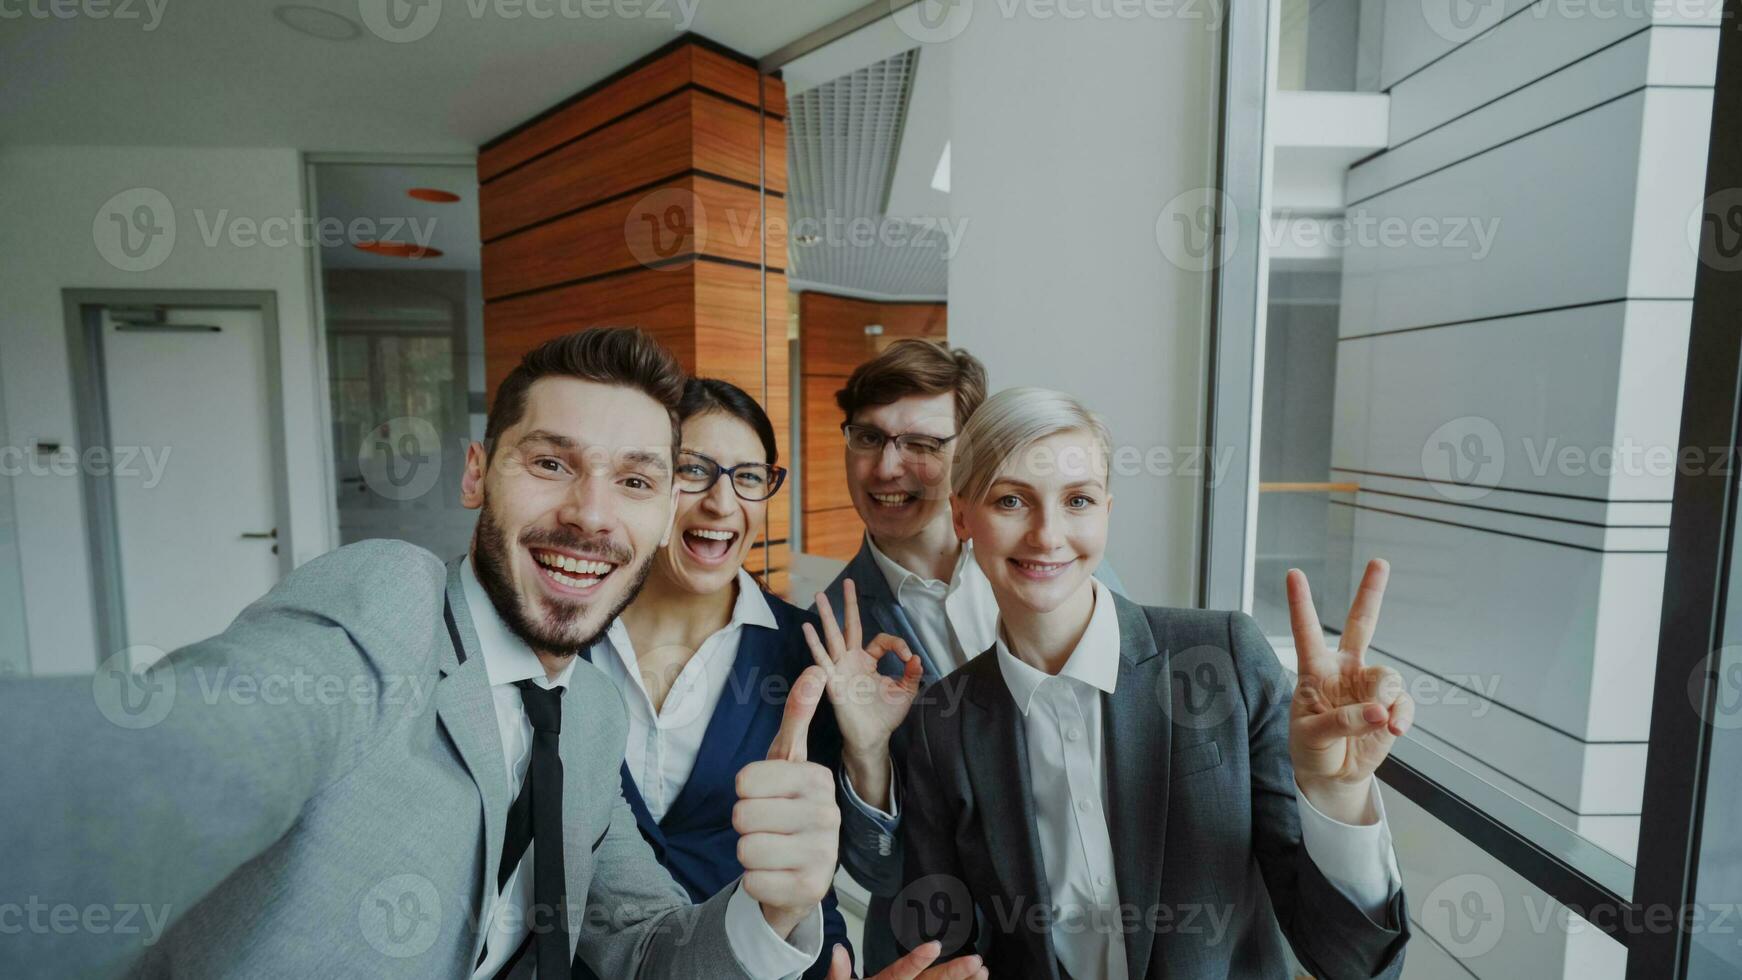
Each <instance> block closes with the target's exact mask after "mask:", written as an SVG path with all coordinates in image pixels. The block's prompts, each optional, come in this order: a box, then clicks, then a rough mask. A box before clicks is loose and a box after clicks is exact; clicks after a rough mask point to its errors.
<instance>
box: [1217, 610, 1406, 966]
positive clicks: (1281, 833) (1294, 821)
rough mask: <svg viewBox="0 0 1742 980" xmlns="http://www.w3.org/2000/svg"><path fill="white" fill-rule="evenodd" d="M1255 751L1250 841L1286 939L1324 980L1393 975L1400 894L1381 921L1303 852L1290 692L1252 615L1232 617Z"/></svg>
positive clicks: (1400, 938)
mask: <svg viewBox="0 0 1742 980" xmlns="http://www.w3.org/2000/svg"><path fill="white" fill-rule="evenodd" d="M1229 616H1230V618H1229V624H1228V631H1229V643H1230V649H1231V650H1232V651H1233V658H1234V663H1235V664H1236V672H1237V676H1238V678H1239V681H1240V688H1241V696H1242V698H1243V699H1244V701H1245V705H1246V710H1247V718H1248V724H1249V726H1250V731H1249V733H1248V737H1249V744H1250V750H1251V753H1252V759H1251V768H1252V841H1253V849H1254V851H1255V853H1256V855H1257V858H1258V864H1259V870H1260V872H1261V873H1262V874H1263V876H1264V883H1265V887H1266V889H1267V890H1268V891H1269V893H1270V901H1271V905H1272V906H1274V907H1275V909H1276V918H1277V921H1278V922H1279V923H1280V924H1281V926H1282V932H1283V935H1284V936H1286V937H1287V938H1288V941H1289V945H1290V946H1292V947H1293V948H1294V952H1295V955H1296V956H1298V957H1300V960H1301V964H1302V965H1303V966H1305V967H1306V968H1307V970H1308V971H1310V972H1311V973H1312V974H1313V975H1314V976H1317V977H1321V978H1323V980H1345V978H1355V977H1396V976H1398V975H1400V974H1401V972H1402V970H1403V949H1404V946H1405V944H1406V943H1407V941H1408V938H1409V931H1408V920H1407V918H1406V915H1405V911H1404V905H1403V893H1402V890H1401V889H1400V890H1399V891H1398V892H1397V893H1395V894H1393V895H1392V896H1391V900H1390V902H1389V903H1388V904H1387V906H1386V908H1385V909H1384V912H1383V915H1382V916H1381V917H1379V918H1378V919H1375V918H1373V917H1371V916H1369V915H1368V914H1367V913H1366V912H1363V911H1362V910H1361V909H1360V908H1358V907H1357V906H1356V905H1355V904H1354V903H1353V902H1351V901H1350V900H1349V898H1348V896H1346V895H1344V894H1343V893H1342V891H1340V890H1339V889H1338V888H1337V887H1336V886H1335V885H1333V884H1332V883H1331V882H1330V880H1329V879H1327V878H1326V877H1325V875H1324V873H1323V872H1322V871H1320V870H1319V868H1318V865H1316V864H1314V863H1313V860H1312V858H1311V857H1310V856H1308V854H1307V850H1306V847H1305V846H1304V845H1303V843H1302V839H1301V824H1300V812H1299V808H1298V804H1297V802H1296V799H1295V786H1294V765H1293V763H1291V762H1290V761H1289V754H1288V717H1289V702H1290V699H1291V698H1292V697H1293V691H1292V688H1291V686H1290V684H1289V681H1288V678H1287V676H1286V675H1285V674H1284V672H1283V669H1282V665H1281V663H1280V662H1278V660H1277V659H1276V653H1275V651H1273V650H1272V649H1271V648H1270V644H1269V642H1268V641H1267V640H1265V638H1264V632H1263V630H1262V629H1260V628H1259V626H1258V624H1257V623H1256V622H1255V621H1253V619H1252V617H1250V616H1248V615H1246V614H1244V613H1231V614H1229Z"/></svg>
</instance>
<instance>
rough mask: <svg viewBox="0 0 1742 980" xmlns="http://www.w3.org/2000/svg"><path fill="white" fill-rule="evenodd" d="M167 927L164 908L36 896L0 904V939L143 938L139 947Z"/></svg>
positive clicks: (151, 941)
mask: <svg viewBox="0 0 1742 980" xmlns="http://www.w3.org/2000/svg"><path fill="white" fill-rule="evenodd" d="M167 925H169V906H168V905H145V904H141V903H138V902H115V903H111V904H83V905H81V904H78V903H74V902H51V901H46V900H44V899H43V898H41V897H40V896H37V895H31V896H29V897H28V898H26V899H25V900H24V901H22V902H0V936H16V935H20V934H24V933H28V934H30V935H34V936H49V935H54V936H76V935H86V936H143V937H145V938H144V939H143V940H141V941H140V945H141V946H153V945H156V943H157V941H158V940H159V939H161V938H162V937H163V930H164V927H165V926H167Z"/></svg>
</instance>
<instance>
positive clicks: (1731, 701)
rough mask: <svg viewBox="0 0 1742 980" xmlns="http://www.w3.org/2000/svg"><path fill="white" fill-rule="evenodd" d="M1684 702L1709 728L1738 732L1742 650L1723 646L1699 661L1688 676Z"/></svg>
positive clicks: (1741, 719) (1741, 724)
mask: <svg viewBox="0 0 1742 980" xmlns="http://www.w3.org/2000/svg"><path fill="white" fill-rule="evenodd" d="M1708 690H1710V691H1711V692H1712V694H1711V703H1710V704H1709V705H1708V704H1707V702H1706V692H1707V691H1708ZM1688 700H1689V701H1691V702H1692V703H1693V706H1694V711H1695V713H1697V714H1698V715H1699V716H1700V720H1701V721H1704V722H1705V723H1706V724H1708V725H1711V726H1712V727H1713V728H1718V729H1722V730H1725V731H1734V730H1735V729H1738V728H1742V647H1735V646H1727V647H1723V648H1721V649H1719V650H1717V651H1715V652H1713V653H1709V654H1707V655H1705V656H1704V657H1701V658H1700V662H1699V663H1697V664H1695V665H1694V670H1693V673H1692V674H1690V675H1688Z"/></svg>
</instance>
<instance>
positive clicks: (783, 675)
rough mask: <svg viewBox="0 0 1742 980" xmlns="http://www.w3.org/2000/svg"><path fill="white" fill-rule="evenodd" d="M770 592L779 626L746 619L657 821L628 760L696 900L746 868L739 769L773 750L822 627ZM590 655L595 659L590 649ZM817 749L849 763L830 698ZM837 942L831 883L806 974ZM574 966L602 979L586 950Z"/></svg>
mask: <svg viewBox="0 0 1742 980" xmlns="http://www.w3.org/2000/svg"><path fill="white" fill-rule="evenodd" d="M762 597H763V598H764V599H766V600H768V608H769V609H770V610H772V611H773V612H774V621H775V622H776V623H778V624H779V628H778V629H768V628H766V627H763V626H753V625H750V624H748V623H747V624H745V625H744V628H743V633H742V635H741V636H740V637H739V640H738V654H737V656H736V657H735V658H734V659H733V661H732V672H731V674H730V675H729V676H728V677H727V679H726V691H725V694H724V695H722V696H721V698H720V703H719V706H718V707H716V708H715V709H714V716H713V717H712V718H710V719H708V727H707V729H706V731H705V732H704V733H703V735H702V748H701V752H700V754H698V755H697V756H696V765H695V769H694V770H693V771H692V772H691V773H690V778H689V781H688V782H686V783H684V787H683V789H682V790H680V791H679V792H678V794H677V798H676V799H675V800H672V802H671V807H670V808H669V809H668V810H667V811H666V814H665V818H664V819H663V820H659V821H657V822H656V821H655V820H654V819H653V815H652V814H651V813H649V812H648V810H647V803H646V802H645V801H644V800H643V799H642V797H641V790H640V788H639V787H637V786H636V785H635V779H634V777H632V776H631V775H630V774H629V767H628V765H627V764H625V765H624V766H623V767H622V770H621V773H622V779H623V798H624V799H625V800H627V801H628V802H629V808H630V809H632V810H634V811H635V822H636V824H637V825H638V826H639V827H640V828H641V836H642V837H645V838H646V839H647V843H648V844H650V845H651V846H652V847H653V853H654V855H655V856H656V857H658V858H659V863H660V864H662V865H664V866H665V869H666V870H667V871H669V872H671V876H672V877H673V878H674V879H676V880H677V883H678V884H680V885H682V886H683V888H684V890H685V891H687V892H689V895H690V900H691V901H693V902H700V901H703V900H705V899H707V898H709V897H711V896H713V895H714V894H716V893H717V892H719V890H720V889H722V888H724V887H726V886H727V885H729V884H731V883H732V882H733V881H736V880H737V879H738V878H739V877H740V876H741V875H743V874H744V866H743V865H741V864H739V863H738V832H737V831H736V830H734V829H733V828H732V807H733V806H734V805H736V804H737V802H738V790H737V786H736V779H737V776H738V770H740V769H742V768H744V767H745V766H747V765H749V764H750V763H752V762H757V761H759V760H762V759H766V758H768V747H769V746H770V745H772V744H773V743H774V736H775V734H776V733H777V732H779V731H780V720H781V717H782V716H783V715H784V713H785V711H786V694H787V692H788V691H789V690H791V689H792V684H793V682H794V681H796V680H798V675H799V674H801V673H803V672H804V669H805V668H806V667H809V666H810V665H811V664H813V663H815V662H816V661H815V660H813V659H812V658H811V652H810V648H809V647H808V646H807V645H806V644H805V639H804V633H803V631H802V630H801V629H800V625H801V624H802V623H805V622H809V623H810V624H811V626H812V628H817V627H818V625H819V624H818V622H817V618H816V616H815V615H814V614H812V613H809V612H806V611H805V610H803V609H800V608H798V607H797V606H794V605H793V604H792V603H790V602H787V601H786V600H784V599H782V598H780V597H779V596H776V595H773V594H771V593H769V592H767V591H764V592H763V593H762ZM587 659H588V660H589V661H590V660H591V659H592V651H591V650H588V651H587ZM809 756H810V761H812V762H814V763H817V764H818V765H822V766H827V767H828V768H829V769H830V770H831V771H832V772H835V773H836V774H837V775H838V774H839V773H840V770H841V734H840V729H839V727H838V726H837V725H836V723H835V716H834V711H833V710H831V709H830V707H829V702H828V699H827V698H824V699H823V701H822V703H821V704H819V705H818V706H817V714H816V717H815V718H814V719H813V720H812V722H811V728H810V744H809ZM837 943H838V944H841V945H845V946H847V948H848V951H849V952H851V950H852V945H851V944H850V943H849V942H848V941H847V926H846V923H845V922H844V921H843V920H842V918H841V913H840V910H839V909H838V908H837V907H836V903H835V893H834V890H833V889H830V891H829V894H828V895H827V896H826V897H825V898H824V899H823V953H822V956H821V957H820V958H819V959H818V960H817V962H815V963H813V964H812V965H811V967H810V969H808V970H806V971H805V973H804V976H805V977H806V978H807V980H810V978H822V977H825V976H826V975H827V974H828V971H829V957H830V955H831V953H832V952H833V950H834V947H835V945H836V944H837ZM574 976H575V977H576V978H584V980H594V978H593V975H592V972H591V971H589V970H588V969H587V967H586V964H584V963H582V962H581V961H580V960H579V959H577V960H575V968H574Z"/></svg>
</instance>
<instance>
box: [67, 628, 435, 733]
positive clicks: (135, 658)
mask: <svg viewBox="0 0 1742 980" xmlns="http://www.w3.org/2000/svg"><path fill="white" fill-rule="evenodd" d="M163 657H164V652H163V651H162V650H161V649H158V648H157V647H152V646H135V647H129V648H127V649H125V650H122V651H121V652H119V653H116V654H115V655H113V656H111V657H109V658H108V659H107V660H105V661H103V664H102V666H101V667H99V668H97V672H96V673H95V674H94V675H92V677H91V697H92V699H93V700H94V701H95V702H96V704H97V710H98V712H100V713H101V714H102V715H103V717H104V718H107V719H108V720H109V722H110V723H111V724H114V725H116V726H118V727H121V728H127V729H143V728H150V727H152V726H154V725H156V724H158V723H160V722H162V721H163V720H164V719H165V718H167V717H169V712H170V709H171V708H173V707H174V706H175V704H176V702H177V700H185V699H187V698H195V699H197V700H198V701H199V702H201V703H203V704H207V705H217V704H234V705H243V706H247V707H253V706H256V705H258V706H264V707H269V708H276V707H280V706H284V705H301V706H308V707H336V706H340V705H359V706H365V707H375V706H391V707H403V709H404V712H405V713H406V714H407V715H418V714H421V713H422V712H423V711H424V709H426V708H427V707H428V706H429V704H430V702H431V700H432V699H433V698H434V697H435V687H436V678H435V677H434V676H433V675H424V674H379V673H376V672H373V671H363V670H358V671H356V672H354V673H353V672H336V673H335V672H323V671H321V670H318V669H314V668H310V667H306V666H303V665H301V664H297V665H294V666H291V667H289V668H287V669H283V670H276V669H273V670H258V669H250V668H247V667H242V666H238V665H234V664H225V663H220V664H216V665H207V664H201V665H198V666H195V667H191V668H183V669H182V670H180V671H177V670H174V669H172V668H171V667H170V666H169V665H167V664H166V665H163V666H161V667H157V668H155V669H153V668H152V665H153V664H156V663H157V662H158V661H159V660H161V659H163Z"/></svg>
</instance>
